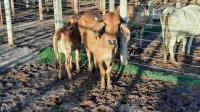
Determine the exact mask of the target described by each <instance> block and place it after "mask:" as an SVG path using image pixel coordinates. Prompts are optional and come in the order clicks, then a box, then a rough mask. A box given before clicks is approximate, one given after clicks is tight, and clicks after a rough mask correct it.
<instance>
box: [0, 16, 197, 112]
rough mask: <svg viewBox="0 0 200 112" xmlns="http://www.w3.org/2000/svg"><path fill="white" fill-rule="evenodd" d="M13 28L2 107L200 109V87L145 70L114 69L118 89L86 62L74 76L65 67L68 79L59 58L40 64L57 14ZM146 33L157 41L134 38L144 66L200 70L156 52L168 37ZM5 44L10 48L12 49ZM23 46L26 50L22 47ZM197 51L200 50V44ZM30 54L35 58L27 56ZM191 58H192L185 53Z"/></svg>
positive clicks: (15, 110) (14, 110)
mask: <svg viewBox="0 0 200 112" xmlns="http://www.w3.org/2000/svg"><path fill="white" fill-rule="evenodd" d="M68 17H69V16H67V17H65V18H66V19H67V18H68ZM13 31H14V37H15V38H14V39H15V46H7V45H6V43H7V36H6V28H5V27H1V28H0V32H1V33H0V37H1V38H0V49H1V51H0V63H1V64H2V63H5V65H6V66H5V65H4V66H3V64H2V66H3V67H2V66H1V67H0V111H9V112H10V111H11V112H22V111H24V112H31V111H42V112H47V111H58V110H60V109H64V110H70V111H88V112H91V111H102V112H112V111H115V112H124V111H125V112H136V111H138V112H140V111H165V112H198V111H200V94H199V93H200V89H199V87H187V86H183V85H180V84H172V83H169V82H163V81H160V80H152V79H150V78H148V77H143V76H141V75H142V73H138V74H126V73H123V74H119V73H117V72H116V71H113V72H112V84H113V90H110V91H108V90H101V89H100V75H99V74H89V73H88V72H87V67H86V66H84V65H82V66H81V72H80V73H75V72H73V71H72V74H73V79H72V80H71V81H69V80H68V79H67V75H66V72H65V71H63V76H64V78H63V80H58V79H57V74H58V71H57V70H56V68H55V66H54V65H53V64H40V63H36V62H35V61H34V59H35V57H36V56H37V52H36V50H37V48H40V47H52V35H53V33H54V20H53V19H48V20H44V21H35V20H34V21H33V22H28V23H24V22H23V24H22V23H18V24H16V25H15V26H14V28H13ZM144 38H146V39H150V40H152V41H151V42H144V43H143V46H142V47H143V49H141V48H138V47H135V46H134V44H136V43H138V42H137V41H136V40H135V39H132V40H131V42H130V44H129V55H130V59H129V62H130V63H134V64H138V65H142V66H141V67H143V68H149V69H151V70H153V71H160V69H159V68H162V71H165V72H167V73H169V72H170V73H174V72H172V71H174V70H176V71H179V72H175V73H174V74H179V75H187V74H190V75H191V74H193V75H194V76H196V77H197V76H198V75H199V72H200V69H198V67H197V68H196V67H194V66H190V65H184V66H183V64H182V63H179V64H173V63H163V62H162V55H161V53H160V52H154V50H158V49H161V45H160V44H159V43H158V42H157V41H162V40H161V39H162V38H161V37H160V36H159V34H146V35H145V37H144ZM196 42H197V44H196V43H195V44H194V45H198V41H196ZM5 46H7V47H8V48H9V49H10V50H6V49H5ZM19 50H21V51H24V52H18V51H19ZM193 51H195V49H194V50H193ZM35 53H36V54H35ZM194 53H195V52H194ZM196 53H197V55H199V53H198V50H197V52H196ZM5 54H6V55H5ZM25 55H27V57H29V58H27V60H26V61H23V59H24V56H25ZM137 55H138V56H137ZM9 57H10V58H13V57H17V58H16V60H20V61H9ZM149 57H154V58H156V59H159V60H153V58H149ZM178 59H181V57H179V58H178ZM185 59H186V60H188V59H191V58H183V60H185ZM192 60H194V61H192V62H188V61H186V64H191V63H194V65H196V66H197V65H199V60H198V59H197V60H196V61H195V58H192ZM6 63H7V64H6ZM145 65H146V66H145ZM152 67H153V68H152ZM163 69H169V70H171V71H166V70H163ZM184 73H185V74H184ZM177 80H178V79H177Z"/></svg>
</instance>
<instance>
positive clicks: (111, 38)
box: [93, 12, 130, 45]
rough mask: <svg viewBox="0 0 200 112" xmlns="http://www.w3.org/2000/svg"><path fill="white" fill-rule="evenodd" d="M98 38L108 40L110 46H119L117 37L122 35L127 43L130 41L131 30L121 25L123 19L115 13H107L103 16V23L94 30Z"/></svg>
mask: <svg viewBox="0 0 200 112" xmlns="http://www.w3.org/2000/svg"><path fill="white" fill-rule="evenodd" d="M93 31H94V34H95V36H96V37H99V38H102V36H104V38H106V40H108V43H109V44H110V45H115V44H117V36H118V35H119V34H120V33H121V34H122V35H123V37H124V38H125V40H126V42H128V41H129V39H130V31H129V29H128V28H127V27H126V26H125V25H123V24H121V17H120V16H119V15H118V14H117V13H114V12H110V13H107V14H105V15H104V16H103V22H100V23H99V24H98V25H97V26H95V27H94V29H93Z"/></svg>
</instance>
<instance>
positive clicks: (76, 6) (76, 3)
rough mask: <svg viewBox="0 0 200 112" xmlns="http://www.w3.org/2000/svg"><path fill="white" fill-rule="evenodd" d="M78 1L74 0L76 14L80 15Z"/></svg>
mask: <svg viewBox="0 0 200 112" xmlns="http://www.w3.org/2000/svg"><path fill="white" fill-rule="evenodd" d="M78 7H79V5H78V0H74V14H78Z"/></svg>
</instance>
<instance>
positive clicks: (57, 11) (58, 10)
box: [53, 0, 63, 30]
mask: <svg viewBox="0 0 200 112" xmlns="http://www.w3.org/2000/svg"><path fill="white" fill-rule="evenodd" d="M53 6H54V19H55V30H57V29H58V28H62V27H63V18H62V0H53Z"/></svg>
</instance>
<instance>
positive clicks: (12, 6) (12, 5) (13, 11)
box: [10, 0, 15, 17]
mask: <svg viewBox="0 0 200 112" xmlns="http://www.w3.org/2000/svg"><path fill="white" fill-rule="evenodd" d="M10 2H11V3H10V4H11V9H12V16H13V17H15V4H14V0H11V1H10Z"/></svg>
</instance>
